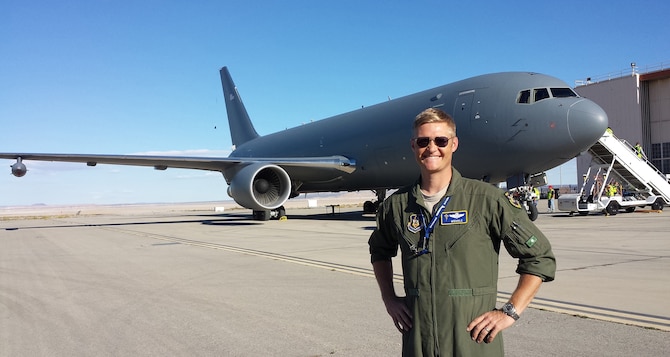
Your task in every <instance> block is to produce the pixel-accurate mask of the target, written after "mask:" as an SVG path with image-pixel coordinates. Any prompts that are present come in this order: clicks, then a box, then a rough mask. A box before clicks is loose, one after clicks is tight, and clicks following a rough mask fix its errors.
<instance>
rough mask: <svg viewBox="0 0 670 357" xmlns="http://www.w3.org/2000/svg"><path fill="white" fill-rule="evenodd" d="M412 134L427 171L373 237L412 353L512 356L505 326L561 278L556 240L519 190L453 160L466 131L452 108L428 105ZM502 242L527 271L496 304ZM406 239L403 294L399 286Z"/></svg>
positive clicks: (385, 209)
mask: <svg viewBox="0 0 670 357" xmlns="http://www.w3.org/2000/svg"><path fill="white" fill-rule="evenodd" d="M413 134H414V136H413V138H412V140H411V147H412V150H413V152H414V155H415V159H416V161H417V163H418V164H419V168H420V172H421V175H420V177H419V179H418V180H417V181H416V182H415V183H414V184H412V185H410V186H407V187H405V188H402V189H400V190H398V191H396V192H395V193H394V194H393V195H391V196H390V197H388V198H387V199H386V200H385V201H384V202H383V203H382V205H381V206H380V207H379V210H378V213H377V228H376V229H375V231H374V232H373V233H372V235H371V236H370V239H369V241H368V244H369V246H370V254H371V261H372V266H373V269H374V272H375V277H376V279H377V283H378V284H379V289H380V291H381V295H382V300H383V302H384V305H385V306H386V311H387V312H388V314H389V315H390V316H391V318H392V319H393V322H394V324H395V326H396V328H397V329H398V330H399V331H400V332H402V335H403V336H402V340H403V345H402V350H403V356H438V355H439V356H503V354H504V348H503V341H502V335H499V334H500V332H501V331H502V330H504V329H506V328H508V327H509V326H511V325H512V324H513V323H514V322H515V321H516V320H517V319H518V318H519V315H521V314H522V313H523V311H524V310H525V309H526V307H528V304H529V303H530V302H531V300H532V299H533V297H534V296H535V294H536V293H537V291H538V290H539V288H540V285H541V283H542V282H543V281H551V280H553V279H554V274H555V269H556V261H555V258H554V255H553V253H552V251H551V245H550V244H549V241H548V240H547V238H546V237H545V236H544V234H542V232H541V231H540V230H539V229H538V228H537V227H536V226H535V225H534V224H533V223H532V222H531V221H530V220H529V219H528V215H527V213H526V211H525V210H524V209H522V208H521V205H520V204H519V202H518V201H517V200H516V199H514V197H513V196H512V195H511V194H510V193H506V192H505V191H503V190H501V189H499V188H497V187H495V186H493V185H491V184H488V183H485V182H482V181H476V180H471V179H466V178H464V177H462V176H461V174H460V173H459V172H458V171H457V170H456V169H455V168H452V165H451V162H452V154H453V153H454V152H455V151H456V149H457V148H458V137H456V124H455V123H454V121H453V119H452V118H451V117H450V116H449V115H448V114H446V113H444V112H443V111H441V110H439V109H434V108H430V109H427V110H425V111H423V112H421V113H420V114H419V115H418V116H417V117H416V119H415V121H414V132H413ZM501 245H504V247H505V249H506V250H507V252H508V253H509V254H510V255H511V256H513V257H515V258H517V259H518V265H517V269H516V271H517V273H519V274H520V276H519V282H518V285H517V288H516V289H515V290H514V292H512V295H511V297H510V299H509V301H508V302H507V303H505V304H504V305H502V308H500V309H496V308H495V307H496V297H497V281H498V252H499V251H500V247H501ZM398 247H400V250H401V252H402V265H403V276H404V286H405V296H404V297H400V296H398V295H396V292H395V289H394V285H393V265H392V261H391V258H392V257H394V256H396V255H397V252H398ZM482 342H484V343H482Z"/></svg>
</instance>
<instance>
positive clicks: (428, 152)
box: [411, 123, 458, 173]
mask: <svg viewBox="0 0 670 357" xmlns="http://www.w3.org/2000/svg"><path fill="white" fill-rule="evenodd" d="M420 137H427V138H430V139H431V140H430V142H429V143H428V146H426V147H423V148H422V147H419V145H417V143H416V140H414V139H415V138H420ZM436 137H447V138H449V142H448V143H447V146H445V147H439V146H438V145H436V143H435V140H434V139H435V138H436ZM411 145H412V151H414V157H415V158H416V162H417V163H419V166H420V167H421V172H422V173H437V172H441V171H443V170H445V169H451V157H452V154H453V153H454V151H456V148H458V138H457V137H456V136H454V131H453V130H451V128H450V127H449V126H448V125H447V124H446V123H428V124H423V125H421V126H420V127H419V128H417V130H416V132H415V135H414V138H413V139H412V142H411Z"/></svg>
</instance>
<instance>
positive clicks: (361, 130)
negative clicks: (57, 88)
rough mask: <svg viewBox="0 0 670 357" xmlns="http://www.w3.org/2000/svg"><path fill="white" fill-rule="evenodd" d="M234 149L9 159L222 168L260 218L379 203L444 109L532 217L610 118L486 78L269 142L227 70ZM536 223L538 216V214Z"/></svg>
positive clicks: (527, 78) (541, 90) (516, 82)
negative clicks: (558, 174)
mask: <svg viewBox="0 0 670 357" xmlns="http://www.w3.org/2000/svg"><path fill="white" fill-rule="evenodd" d="M220 75H221V83H222V86H223V94H224V97H225V103H226V110H227V114H228V124H229V126H230V134H231V138H232V144H233V151H232V153H231V154H230V155H229V156H228V157H226V158H211V157H175V156H145V155H89V154H38V153H0V158H5V159H14V160H16V162H15V163H14V164H13V165H11V170H12V174H13V175H14V176H17V177H21V176H23V175H25V174H26V172H27V168H26V165H25V164H24V160H41V161H66V162H81V163H86V164H87V165H88V166H95V165H97V164H98V163H100V164H115V165H134V166H153V167H154V168H155V169H157V170H165V169H167V168H170V167H171V168H182V169H199V170H210V171H219V172H221V173H222V174H223V176H224V177H225V179H226V182H227V183H228V194H229V195H230V196H231V197H232V198H233V199H234V200H235V201H236V202H237V203H238V204H240V205H241V206H243V207H246V208H249V209H251V210H252V211H253V217H254V219H256V220H269V219H271V218H281V217H282V216H284V215H286V211H285V209H284V207H283V205H284V203H285V202H286V201H287V200H288V199H289V198H292V197H296V196H298V195H299V194H301V193H312V192H337V191H361V190H372V191H373V192H375V194H376V196H377V202H371V201H368V202H365V204H364V206H363V209H364V211H366V212H374V211H375V210H376V208H377V205H378V203H379V202H381V201H382V200H383V199H384V198H385V197H386V194H387V192H388V190H391V189H395V188H398V187H401V186H404V185H407V184H409V183H412V182H414V181H415V180H416V179H417V178H418V175H419V170H418V165H417V164H416V162H415V159H414V156H413V153H412V151H411V148H410V140H411V136H412V121H413V119H414V117H415V116H416V115H417V114H418V113H419V112H421V111H422V110H424V109H426V108H428V107H435V108H440V109H442V110H444V111H445V112H447V113H450V114H451V115H452V116H453V117H454V119H455V121H456V124H457V135H458V137H459V147H458V151H457V152H456V153H455V155H454V158H453V164H454V167H456V168H457V169H458V170H459V171H460V172H461V173H462V174H463V176H465V177H470V178H475V179H481V180H484V181H487V182H491V183H498V182H503V181H504V182H506V184H507V188H508V189H512V188H515V191H514V192H516V194H517V195H519V197H520V199H521V201H522V203H523V204H524V205H525V206H526V208H527V209H528V212H529V215H530V216H531V218H533V219H534V218H535V217H537V209H536V208H535V209H534V208H533V205H532V204H531V203H530V198H528V197H526V196H525V195H526V194H527V193H528V192H529V190H528V189H527V188H528V187H529V185H530V184H531V183H535V185H541V184H542V182H544V183H545V184H546V175H544V171H545V170H548V169H551V168H553V167H556V166H558V165H560V164H562V163H564V162H566V161H568V160H570V159H572V158H573V157H575V156H577V155H579V154H580V153H581V152H584V151H586V150H587V149H588V148H589V147H590V146H591V145H592V144H593V143H594V142H596V141H597V140H598V138H600V136H601V135H602V134H603V133H604V132H605V129H606V128H607V125H608V122H607V115H606V114H605V112H604V110H603V109H602V108H600V107H599V106H598V105H597V104H595V103H594V102H592V101H590V100H588V99H586V98H582V97H580V96H579V95H577V93H575V92H574V91H573V90H572V89H571V88H570V87H569V86H568V85H567V84H566V83H565V82H563V81H561V80H559V79H557V78H554V77H550V76H547V75H543V74H539V73H531V72H503V73H493V74H486V75H481V76H477V77H473V78H469V79H464V80H461V81H458V82H454V83H451V84H447V85H443V86H440V87H436V88H433V89H429V90H425V91H422V92H419V93H415V94H411V95H408V96H405V97H401V98H397V99H393V100H389V101H386V102H383V103H380V104H376V105H372V106H368V107H364V108H361V109H358V110H354V111H351V112H347V113H344V114H340V115H336V116H333V117H330V118H326V119H322V120H318V121H314V122H311V123H308V124H304V125H300V126H298V127H294V128H291V129H287V130H284V131H281V132H277V133H273V134H269V135H263V136H261V135H259V134H258V133H257V131H256V129H255V128H254V126H253V124H252V122H251V120H250V118H249V115H248V114H247V110H246V108H245V106H244V104H243V103H242V100H241V98H240V95H239V93H238V91H237V88H236V87H235V84H234V83H233V80H232V77H231V76H230V73H229V71H228V69H227V68H226V67H223V68H222V69H221V70H220ZM533 216H534V217H533Z"/></svg>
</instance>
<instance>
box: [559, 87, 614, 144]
mask: <svg viewBox="0 0 670 357" xmlns="http://www.w3.org/2000/svg"><path fill="white" fill-rule="evenodd" d="M607 125H608V120H607V114H606V113H605V111H604V110H603V108H601V107H600V106H599V105H598V104H596V103H594V102H592V101H590V100H588V99H581V100H580V101H578V102H575V103H574V104H573V105H572V106H571V107H570V110H569V111H568V130H569V132H570V137H571V138H572V141H573V142H574V143H575V144H577V145H579V146H583V147H584V149H587V148H589V147H590V146H591V145H593V143H594V142H596V141H597V140H598V139H599V138H600V137H601V136H602V135H603V133H605V130H606V129H607Z"/></svg>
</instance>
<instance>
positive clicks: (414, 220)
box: [407, 213, 421, 233]
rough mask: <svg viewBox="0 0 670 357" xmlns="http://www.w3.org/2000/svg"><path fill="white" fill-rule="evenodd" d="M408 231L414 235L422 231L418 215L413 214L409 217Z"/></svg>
mask: <svg viewBox="0 0 670 357" xmlns="http://www.w3.org/2000/svg"><path fill="white" fill-rule="evenodd" d="M407 230H408V231H410V232H412V233H418V232H419V231H421V222H419V217H417V215H416V214H414V213H413V214H411V215H410V216H409V221H408V222H407Z"/></svg>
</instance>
